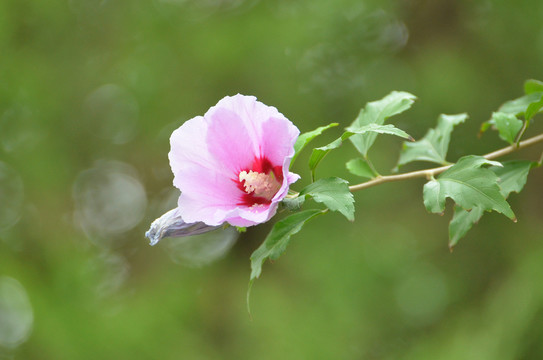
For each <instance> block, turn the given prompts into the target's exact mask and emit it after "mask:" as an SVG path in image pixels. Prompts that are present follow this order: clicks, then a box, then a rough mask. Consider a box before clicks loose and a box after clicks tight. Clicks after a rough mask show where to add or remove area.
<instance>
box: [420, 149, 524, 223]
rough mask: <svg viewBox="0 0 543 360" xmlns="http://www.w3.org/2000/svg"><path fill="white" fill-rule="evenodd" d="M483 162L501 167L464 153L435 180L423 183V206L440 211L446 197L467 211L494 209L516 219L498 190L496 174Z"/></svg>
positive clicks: (432, 210)
mask: <svg viewBox="0 0 543 360" xmlns="http://www.w3.org/2000/svg"><path fill="white" fill-rule="evenodd" d="M483 165H494V166H501V164H500V163H498V162H496V161H490V160H486V159H485V158H483V157H481V156H473V155H470V156H465V157H463V158H461V159H460V160H459V161H458V163H456V164H455V165H453V166H452V167H451V168H450V169H448V170H447V171H445V172H444V173H443V174H441V175H440V176H439V177H438V178H437V179H434V180H430V181H429V182H428V183H426V184H425V185H424V189H423V197H424V205H425V206H426V209H427V210H428V211H429V212H433V213H442V212H443V211H444V210H445V199H446V198H447V197H449V198H451V199H453V200H454V202H455V203H456V204H458V205H459V206H461V207H462V208H464V209H466V210H471V209H473V208H474V207H480V208H482V209H483V210H485V211H491V210H494V211H497V212H499V213H502V214H504V215H505V216H507V217H509V218H510V219H513V220H515V214H514V213H513V210H511V207H510V206H509V204H508V203H507V201H506V200H505V198H504V196H503V195H502V194H501V192H500V187H499V186H498V177H497V176H496V174H495V173H494V172H492V171H491V170H489V169H487V168H484V167H482V166H483Z"/></svg>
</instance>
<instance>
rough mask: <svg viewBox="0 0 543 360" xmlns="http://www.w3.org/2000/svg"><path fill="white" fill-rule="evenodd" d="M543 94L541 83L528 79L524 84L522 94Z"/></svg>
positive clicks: (542, 83) (542, 84)
mask: <svg viewBox="0 0 543 360" xmlns="http://www.w3.org/2000/svg"><path fill="white" fill-rule="evenodd" d="M534 92H543V82H542V81H539V80H535V79H529V80H526V82H524V93H525V94H531V93H534Z"/></svg>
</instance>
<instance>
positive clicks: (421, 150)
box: [396, 114, 468, 169]
mask: <svg viewBox="0 0 543 360" xmlns="http://www.w3.org/2000/svg"><path fill="white" fill-rule="evenodd" d="M467 118H468V115H467V114H457V115H444V114H442V115H440V116H439V118H438V119H437V126H436V127H435V128H434V129H430V130H428V132H427V133H426V135H424V137H423V138H422V139H421V140H419V141H415V142H414V143H405V144H404V145H403V148H402V151H401V153H400V159H399V160H398V165H397V166H396V168H397V169H398V168H400V166H402V165H405V164H407V163H410V162H412V161H429V162H433V163H437V164H440V165H446V164H448V162H447V160H446V156H447V150H448V149H449V142H450V140H451V132H452V131H453V129H454V127H455V126H456V125H458V124H461V123H463V122H464V121H466V119H467Z"/></svg>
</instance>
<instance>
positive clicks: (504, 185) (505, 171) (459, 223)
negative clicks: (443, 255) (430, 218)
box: [449, 160, 538, 249]
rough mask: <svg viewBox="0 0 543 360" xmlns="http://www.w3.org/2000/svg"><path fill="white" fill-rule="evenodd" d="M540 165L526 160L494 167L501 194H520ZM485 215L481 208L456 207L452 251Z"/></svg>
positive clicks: (451, 228) (451, 242)
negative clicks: (532, 170) (534, 169)
mask: <svg viewBox="0 0 543 360" xmlns="http://www.w3.org/2000/svg"><path fill="white" fill-rule="evenodd" d="M537 165H538V164H537V163H535V162H531V161H526V160H514V161H506V162H504V163H503V166H492V167H490V168H489V169H490V170H492V171H493V172H494V173H495V174H496V176H497V177H498V184H499V186H500V193H501V194H502V195H503V197H504V198H507V197H508V196H509V194H510V193H511V192H517V193H518V192H520V191H521V190H522V188H523V187H524V185H525V184H526V179H527V177H528V173H529V172H530V169H531V168H532V167H534V166H537ZM483 214H484V210H483V209H482V208H480V207H474V208H473V209H471V211H466V210H464V209H462V208H461V207H459V206H455V211H454V216H453V218H452V220H451V222H450V223H449V248H450V249H452V248H453V247H454V246H455V245H456V244H457V243H458V241H459V240H460V239H461V238H463V237H464V236H465V235H466V233H467V232H468V230H469V229H471V227H472V226H473V224H475V223H477V222H478V221H479V219H481V217H482V216H483Z"/></svg>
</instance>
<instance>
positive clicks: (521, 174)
mask: <svg viewBox="0 0 543 360" xmlns="http://www.w3.org/2000/svg"><path fill="white" fill-rule="evenodd" d="M502 164H503V166H502V167H496V166H493V167H491V168H490V170H492V171H493V172H494V173H495V174H496V176H497V177H498V180H499V183H498V184H499V186H500V192H501V193H502V195H503V196H504V197H505V198H507V197H508V196H509V194H511V193H512V192H516V193H519V192H521V191H522V189H523V188H524V185H526V180H527V178H528V173H529V172H530V170H531V169H532V168H533V167H535V166H537V165H538V164H537V163H536V162H533V161H528V160H512V161H505V162H503V163H502Z"/></svg>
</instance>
